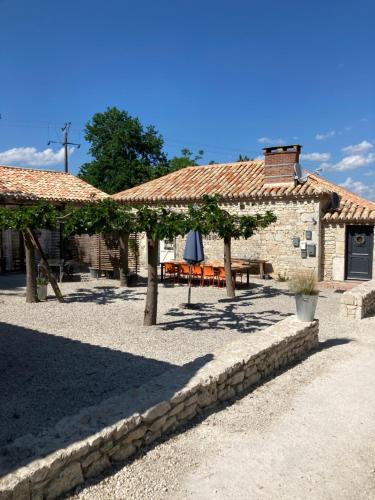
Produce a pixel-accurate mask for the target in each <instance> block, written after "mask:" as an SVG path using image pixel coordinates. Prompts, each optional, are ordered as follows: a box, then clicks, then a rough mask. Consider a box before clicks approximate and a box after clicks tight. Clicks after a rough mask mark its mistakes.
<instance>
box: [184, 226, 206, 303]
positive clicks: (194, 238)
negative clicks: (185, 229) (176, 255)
mask: <svg viewBox="0 0 375 500" xmlns="http://www.w3.org/2000/svg"><path fill="white" fill-rule="evenodd" d="M184 260H186V262H187V263H188V264H189V292H188V306H189V305H190V298H191V268H192V266H193V264H199V263H200V262H202V260H204V251H203V242H202V235H201V233H200V232H199V231H193V230H191V231H189V233H188V235H187V238H186V245H185V251H184Z"/></svg>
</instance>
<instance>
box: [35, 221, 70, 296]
mask: <svg viewBox="0 0 375 500" xmlns="http://www.w3.org/2000/svg"><path fill="white" fill-rule="evenodd" d="M26 232H27V235H28V236H29V238H30V241H31V243H32V245H33V247H34V248H35V249H36V250H38V252H39V254H40V262H41V265H42V267H43V271H44V272H45V273H46V275H47V276H48V279H49V282H50V283H51V285H52V288H53V291H54V292H55V295H56V297H57V300H58V301H59V302H64V297H63V296H62V293H61V290H60V288H59V285H58V284H57V281H56V278H55V276H54V274H53V272H52V271H51V268H50V267H49V265H48V261H47V259H46V256H45V255H44V252H43V248H42V247H41V245H40V243H39V240H38V237H37V235H36V234H35V233H34V231H33V230H32V229H30V228H28V229H26Z"/></svg>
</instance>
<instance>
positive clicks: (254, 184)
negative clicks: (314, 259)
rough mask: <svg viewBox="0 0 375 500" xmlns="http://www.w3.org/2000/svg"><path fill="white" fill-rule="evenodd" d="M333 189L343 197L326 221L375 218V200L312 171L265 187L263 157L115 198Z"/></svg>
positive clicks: (186, 172) (179, 175) (185, 172)
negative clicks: (299, 178)
mask: <svg viewBox="0 0 375 500" xmlns="http://www.w3.org/2000/svg"><path fill="white" fill-rule="evenodd" d="M332 192H336V193H337V194H338V195H339V196H340V207H339V208H338V209H337V210H335V211H329V212H327V213H326V214H325V215H324V217H323V219H324V220H326V221H329V220H336V221H337V220H350V218H351V217H355V218H359V219H361V220H362V219H363V218H365V219H366V220H368V219H370V220H374V219H375V203H373V202H370V201H367V200H365V199H363V198H361V197H359V196H357V195H355V194H353V193H351V192H350V191H347V190H346V189H344V188H342V187H340V186H337V185H336V184H333V183H331V182H329V181H327V180H326V179H323V178H322V177H320V176H318V175H315V174H308V175H307V179H306V181H304V182H302V183H299V184H297V185H296V186H283V187H274V188H268V187H265V186H264V161H263V160H258V161H249V162H241V163H227V164H217V165H205V166H199V167H187V168H184V169H181V170H178V171H176V172H173V173H171V174H168V175H166V176H164V177H160V178H159V179H155V180H153V181H150V182H146V183H145V184H141V185H140V186H136V187H134V188H132V189H128V190H126V191H122V192H121V193H117V194H115V195H114V196H113V197H114V199H116V200H119V201H122V202H124V203H150V202H152V203H158V202H160V203H166V202H189V201H194V200H199V199H200V198H201V197H202V196H203V195H204V194H209V195H213V194H219V195H220V196H222V197H223V198H224V199H228V200H230V199H244V198H247V199H251V198H279V197H285V196H288V197H296V198H299V197H316V196H318V197H321V196H322V195H323V194H326V195H329V194H330V193H332ZM359 209H361V210H359ZM365 209H366V210H365ZM365 215H366V216H365Z"/></svg>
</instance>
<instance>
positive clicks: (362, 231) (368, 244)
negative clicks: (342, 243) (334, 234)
mask: <svg viewBox="0 0 375 500" xmlns="http://www.w3.org/2000/svg"><path fill="white" fill-rule="evenodd" d="M373 237H374V228H373V226H348V227H347V233H346V277H347V279H352V280H370V279H371V278H372V247H373Z"/></svg>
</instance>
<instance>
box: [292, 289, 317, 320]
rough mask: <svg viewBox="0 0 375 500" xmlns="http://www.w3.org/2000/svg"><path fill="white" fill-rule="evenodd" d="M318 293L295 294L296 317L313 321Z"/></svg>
mask: <svg viewBox="0 0 375 500" xmlns="http://www.w3.org/2000/svg"><path fill="white" fill-rule="evenodd" d="M318 297H319V295H318V294H316V295H296V311H297V318H298V319H299V320H300V321H313V320H314V317H315V310H316V305H317V303H318Z"/></svg>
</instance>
